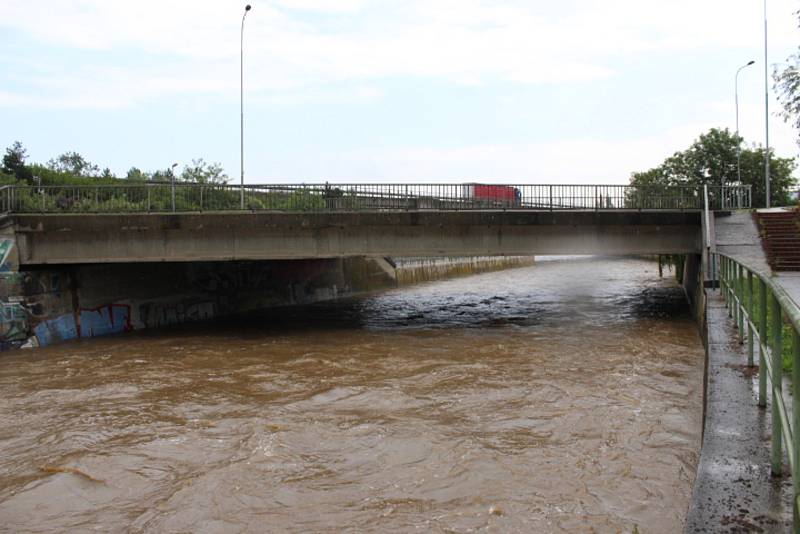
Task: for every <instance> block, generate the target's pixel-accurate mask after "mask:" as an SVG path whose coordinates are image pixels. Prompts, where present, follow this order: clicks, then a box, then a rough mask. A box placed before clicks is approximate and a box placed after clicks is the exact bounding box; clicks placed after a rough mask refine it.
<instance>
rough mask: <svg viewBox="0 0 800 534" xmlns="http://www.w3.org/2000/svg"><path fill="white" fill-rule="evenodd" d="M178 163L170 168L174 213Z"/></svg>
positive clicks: (173, 208) (173, 209)
mask: <svg viewBox="0 0 800 534" xmlns="http://www.w3.org/2000/svg"><path fill="white" fill-rule="evenodd" d="M177 166H178V164H177V163H173V164H172V165H171V166H170V168H169V175H170V181H171V182H172V211H173V212H174V211H175V167H177Z"/></svg>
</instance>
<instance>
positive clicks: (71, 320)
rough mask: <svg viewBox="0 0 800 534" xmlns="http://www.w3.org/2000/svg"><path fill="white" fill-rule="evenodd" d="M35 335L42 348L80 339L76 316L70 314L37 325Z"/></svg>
mask: <svg viewBox="0 0 800 534" xmlns="http://www.w3.org/2000/svg"><path fill="white" fill-rule="evenodd" d="M33 334H34V336H35V337H36V341H37V343H38V345H39V346H40V347H45V346H47V345H52V344H53V343H58V342H59V341H69V340H70V339H76V338H77V337H78V325H77V323H76V322H75V315H73V314H71V313H68V314H64V315H60V316H58V317H55V318H53V319H48V320H46V321H42V322H41V323H39V324H37V325H36V326H35V327H34V329H33Z"/></svg>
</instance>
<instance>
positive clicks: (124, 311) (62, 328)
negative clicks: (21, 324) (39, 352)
mask: <svg viewBox="0 0 800 534" xmlns="http://www.w3.org/2000/svg"><path fill="white" fill-rule="evenodd" d="M130 330H133V326H132V323H131V307H130V305H128V304H106V305H104V306H100V307H97V308H82V309H80V310H79V311H78V313H77V314H75V313H66V314H63V315H59V316H58V317H55V318H52V319H47V320H44V321H42V322H40V323H39V324H38V325H36V327H35V328H34V329H33V333H34V335H35V336H36V340H37V342H38V344H39V346H40V347H44V346H47V345H52V344H53V343H56V342H59V341H68V340H70V339H77V338H83V337H96V336H105V335H108V334H118V333H120V332H128V331H130Z"/></svg>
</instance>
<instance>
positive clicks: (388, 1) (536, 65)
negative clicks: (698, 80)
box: [0, 0, 796, 104]
mask: <svg viewBox="0 0 800 534" xmlns="http://www.w3.org/2000/svg"><path fill="white" fill-rule="evenodd" d="M252 3H253V6H254V8H253V10H252V12H251V13H250V14H249V15H248V19H247V22H246V29H245V41H246V54H247V55H246V70H247V79H248V87H249V89H250V90H251V91H274V90H277V91H285V90H287V89H296V88H302V87H312V86H320V85H324V84H328V83H339V82H352V83H356V84H359V85H363V84H365V83H370V82H371V81H374V80H379V79H382V78H389V77H428V78H435V79H442V80H448V81H451V82H454V83H468V84H480V83H483V82H486V81H510V82H515V83H523V84H552V83H578V82H589V81H593V80H597V79H602V78H607V77H609V76H613V75H614V71H613V69H612V68H611V66H610V65H611V64H612V63H613V62H614V61H615V60H617V59H620V58H624V57H628V56H631V55H637V54H654V53H659V52H663V53H667V52H676V51H681V53H687V51H691V50H697V49H702V48H704V47H706V48H713V47H729V48H730V47H733V48H736V47H740V48H745V49H747V48H748V47H750V48H753V50H754V51H757V47H758V46H759V45H760V31H761V25H760V22H759V18H760V16H761V12H760V5H756V4H759V3H741V4H740V5H737V6H735V7H732V5H731V2H730V1H729V0H704V1H702V2H697V1H696V0H673V1H670V2H664V1H663V0H582V1H578V0H572V1H569V0H568V1H565V2H560V3H547V4H546V5H545V4H540V3H537V2H530V1H529V0H506V1H496V0H492V1H490V0H408V1H404V2H398V1H396V0H273V1H267V0H253V2H252ZM751 4H752V5H751ZM243 5H244V2H242V3H241V5H239V4H238V3H230V2H219V1H217V0H192V1H189V0H174V1H170V2H162V1H161V0H137V1H133V0H131V1H122V0H114V1H109V0H57V1H56V0H53V1H49V2H34V3H32V2H29V1H28V0H4V2H3V3H2V4H0V26H6V27H9V28H13V29H16V30H18V31H21V32H24V33H27V34H30V35H33V36H35V37H36V38H37V39H40V40H41V41H43V42H46V43H51V44H54V45H57V46H63V47H73V48H79V49H88V50H99V51H103V50H122V51H126V52H128V53H136V52H138V53H141V54H143V55H149V56H152V63H153V64H154V65H158V64H160V63H162V62H163V61H165V60H166V61H169V62H172V63H174V64H176V65H177V68H176V69H175V73H174V74H173V75H172V76H170V77H169V78H170V79H171V81H165V82H164V85H165V86H166V87H159V86H158V84H150V85H149V87H148V88H147V90H146V91H139V90H137V91H123V92H122V93H121V94H120V96H119V98H118V99H117V100H118V102H119V103H120V104H124V103H125V101H127V104H131V103H135V102H136V101H137V99H139V100H140V99H142V98H147V97H152V96H158V95H160V94H164V93H166V94H169V93H170V92H171V91H170V87H174V86H177V85H180V86H181V87H182V89H183V90H185V91H195V92H208V91H209V90H213V91H217V90H222V89H227V90H228V91H230V92H231V93H232V94H235V89H236V87H237V84H238V77H237V76H236V74H237V72H236V71H237V69H238V59H239V58H238V53H239V23H240V21H241V14H242V9H241V8H243ZM770 5H771V9H772V10H773V12H774V13H776V15H775V17H776V20H775V22H774V23H773V25H772V42H773V46H774V48H775V50H776V51H777V50H787V49H790V48H792V47H794V46H795V42H796V28H795V20H794V19H793V18H792V19H791V20H788V17H786V16H782V17H778V14H788V13H791V10H792V9H793V8H794V4H793V3H792V0H778V1H773V2H771V3H770ZM131 51H133V52H131ZM779 59H783V58H782V57H781V58H779ZM15 68H18V65H15ZM120 68H121V69H126V70H128V71H129V75H128V76H127V77H128V78H131V79H139V80H146V79H148V78H150V77H151V76H153V74H154V71H156V72H155V74H156V75H157V76H161V77H162V80H163V76H162V75H161V73H159V72H157V71H158V67H146V66H136V67H134V66H124V65H122V66H120ZM79 71H80V69H79ZM189 73H191V75H190V74H189ZM104 79H105V77H102V76H101V77H100V78H99V79H98V78H94V79H92V80H91V82H92V83H93V84H95V85H100V86H102V85H103V84H104V83H106V82H105V81H104ZM181 80H185V83H184V82H181ZM84 81H85V82H88V81H89V80H88V79H87V78H84ZM109 84H110V85H111V87H110V88H116V87H115V85H114V83H113V80H112V82H109ZM105 93H106V94H108V93H110V91H105Z"/></svg>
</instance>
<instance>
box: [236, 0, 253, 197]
mask: <svg viewBox="0 0 800 534" xmlns="http://www.w3.org/2000/svg"><path fill="white" fill-rule="evenodd" d="M251 9H252V7H251V6H250V4H247V5H246V6H244V15H242V31H241V34H240V39H239V106H240V119H241V121H240V123H239V125H240V131H239V140H240V152H239V157H240V161H239V164H240V168H241V170H242V175H241V189H240V190H239V197H240V200H241V209H244V19H245V18H246V17H247V12H248V11H250V10H251Z"/></svg>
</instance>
